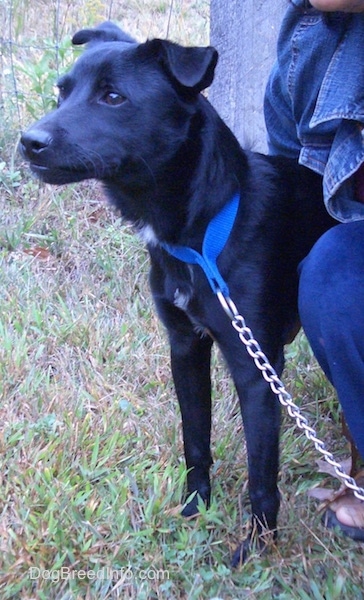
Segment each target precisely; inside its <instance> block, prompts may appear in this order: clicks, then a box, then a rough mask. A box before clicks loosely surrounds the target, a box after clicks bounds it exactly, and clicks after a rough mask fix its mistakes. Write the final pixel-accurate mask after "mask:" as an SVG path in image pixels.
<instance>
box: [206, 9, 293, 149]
mask: <svg viewBox="0 0 364 600" xmlns="http://www.w3.org/2000/svg"><path fill="white" fill-rule="evenodd" d="M286 5H287V0H274V2H270V1H268V0H211V8H210V11H211V44H212V45H213V46H215V48H216V49H217V50H218V52H219V62H218V65H217V68H216V75H215V80H214V83H213V84H212V86H211V88H210V91H209V99H210V101H211V102H212V104H213V105H214V106H215V108H216V109H217V111H218V112H219V114H220V116H221V117H222V118H223V119H224V121H225V122H226V123H227V124H228V125H229V127H230V128H231V129H232V130H233V132H234V133H235V135H236V136H237V138H238V139H239V141H240V143H241V144H242V145H244V146H245V147H247V146H248V147H251V148H253V149H254V150H258V151H261V152H264V151H266V141H265V140H266V133H265V126H264V117H263V96H264V89H265V85H266V82H267V78H268V74H269V71H270V69H271V67H272V65H273V63H274V60H275V56H276V40H277V36H278V31H279V26H280V23H281V21H282V16H283V14H284V8H285V7H286Z"/></svg>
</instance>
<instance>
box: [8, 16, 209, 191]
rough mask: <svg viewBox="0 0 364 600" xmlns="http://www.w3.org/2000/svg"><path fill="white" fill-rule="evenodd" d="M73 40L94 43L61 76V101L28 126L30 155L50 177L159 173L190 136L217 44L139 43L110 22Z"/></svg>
mask: <svg viewBox="0 0 364 600" xmlns="http://www.w3.org/2000/svg"><path fill="white" fill-rule="evenodd" d="M72 41H73V43H74V44H75V45H80V44H87V48H86V51H85V52H84V53H83V54H82V55H81V57H80V58H79V59H78V60H77V61H76V62H75V64H74V66H73V68H72V69H71V71H70V72H69V73H67V74H66V75H64V76H62V77H61V78H60V80H59V82H58V88H59V99H58V108H57V109H56V110H55V111H53V112H51V113H49V114H48V115H46V116H45V117H43V118H42V119H41V120H40V121H38V122H37V123H35V124H34V125H32V126H31V127H30V129H28V131H27V132H25V133H24V134H23V136H22V138H21V141H20V151H21V153H22V155H23V157H24V158H25V159H26V160H28V161H29V162H30V166H31V169H32V171H33V172H34V173H35V174H36V175H37V176H38V177H39V178H40V179H42V180H43V181H45V182H48V183H55V184H60V183H61V184H62V183H70V182H73V181H80V180H82V179H88V178H96V179H101V180H105V181H107V180H108V179H112V178H113V177H115V176H116V175H117V177H118V180H123V178H125V182H127V181H128V180H130V181H131V180H134V181H135V179H136V178H137V177H139V178H140V177H141V178H142V177H143V174H144V175H146V173H149V177H152V178H153V177H155V171H156V169H158V168H159V167H161V166H163V163H167V162H168V160H169V159H170V158H171V157H172V156H173V155H174V154H175V153H176V151H177V150H178V147H179V145H180V144H183V143H184V141H185V139H187V137H188V130H189V123H190V120H191V118H192V115H193V114H195V112H196V110H197V109H196V107H197V104H198V102H199V96H200V92H201V91H202V90H203V89H205V88H206V87H208V86H209V85H210V83H211V82H212V79H213V74H214V69H215V65H216V62H217V52H216V50H215V49H214V48H212V47H203V48H202V47H183V46H180V45H178V44H174V43H172V42H170V41H167V40H159V39H154V40H150V41H147V42H145V43H141V44H139V43H137V42H136V41H135V40H133V39H132V38H131V37H130V36H128V35H127V34H125V33H124V32H123V31H122V30H121V29H119V28H118V27H117V26H116V25H114V24H112V23H109V22H106V23H103V24H102V25H100V26H99V27H96V28H95V29H84V30H81V31H79V32H78V33H76V34H75V35H74V37H73V40H72Z"/></svg>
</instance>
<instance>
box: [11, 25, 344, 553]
mask: <svg viewBox="0 0 364 600" xmlns="http://www.w3.org/2000/svg"><path fill="white" fill-rule="evenodd" d="M73 43H74V44H85V43H88V48H87V51H86V52H85V53H84V54H83V55H82V57H81V58H79V59H78V61H76V64H75V65H74V67H73V69H72V70H71V72H70V73H69V74H68V75H65V76H64V77H62V78H61V79H60V81H59V83H58V87H59V106H58V109H57V110H56V111H54V112H52V113H50V114H49V115H47V116H45V117H44V118H43V119H41V120H40V121H39V122H37V123H36V124H34V125H33V126H32V127H31V128H30V129H29V130H28V131H27V132H26V133H25V134H24V135H23V136H22V138H21V142H20V150H21V153H22V155H23V156H24V157H25V158H26V159H27V160H28V161H30V166H31V170H32V171H33V173H35V174H36V175H37V176H38V177H40V178H41V179H42V180H43V181H45V182H48V183H53V184H66V183H70V182H74V181H80V180H82V179H88V178H95V179H99V180H101V181H102V182H103V183H104V186H105V188H106V190H107V192H108V195H109V196H110V198H111V200H112V201H113V203H114V204H115V205H116V206H117V207H118V208H119V209H120V211H121V213H122V215H123V216H124V217H125V219H127V220H128V221H130V222H131V223H133V224H134V225H135V227H136V229H137V230H138V231H139V232H140V233H141V235H142V237H143V238H144V240H145V242H146V243H147V244H148V249H149V252H150V257H151V274H150V284H151V289H152V292H153V297H154V301H155V304H156V307H157V310H158V314H159V316H160V318H161V320H162V321H163V323H164V325H165V326H166V327H167V330H168V335H169V340H170V346H171V361H172V372H173V379H174V383H175V387H176V391H177V396H178V400H179V405H180V408H181V413H182V422H183V437H184V450H185V457H186V463H187V468H188V478H187V480H188V493H189V494H191V493H192V492H194V491H196V492H197V494H198V495H199V496H200V497H201V498H202V499H203V500H204V502H205V503H206V504H208V503H209V500H210V491H211V488H210V479H209V468H210V466H211V463H212V458H211V452H210V428H211V397H210V384H211V382H210V353H211V346H212V343H213V340H215V341H216V342H217V344H218V345H219V347H220V348H221V350H222V352H223V355H224V357H225V359H226V361H227V364H228V366H229V369H230V371H231V375H232V377H233V379H234V382H235V385H236V389H237V392H238V395H239V399H240V405H241V412H242V416H243V421H244V427H245V435H246V443H247V450H248V462H249V494H250V501H251V506H252V514H253V517H252V532H257V534H258V543H260V545H263V546H264V541H262V536H261V538H260V539H259V534H261V533H262V531H263V530H266V529H268V530H270V531H272V532H274V533H273V535H275V531H276V521H277V512H278V507H279V493H278V489H277V471H278V454H279V450H278V445H279V426H280V408H279V402H278V400H277V399H276V398H275V396H274V395H273V393H272V392H271V390H270V387H269V385H268V384H267V382H266V381H265V380H264V379H263V378H262V375H261V373H260V372H259V371H258V369H257V367H256V366H255V364H254V362H253V361H252V359H251V358H250V357H249V355H248V354H247V352H246V351H245V349H244V346H243V345H242V344H241V341H240V340H239V338H238V335H237V333H236V331H235V330H234V329H233V327H232V326H231V323H230V321H229V319H228V318H227V316H226V314H225V313H224V311H223V310H222V308H221V306H220V304H219V301H218V299H217V297H216V295H215V294H214V292H213V291H212V289H211V287H210V284H209V282H208V280H207V278H206V276H205V274H204V272H203V270H202V269H201V268H200V266H198V265H192V266H191V265H189V264H185V263H184V262H181V261H180V260H178V259H177V258H174V257H173V256H171V255H170V254H169V253H168V252H167V251H166V249H165V248H166V246H165V244H168V245H169V246H170V247H173V248H174V247H175V246H188V247H190V248H193V249H194V250H196V251H197V252H201V248H202V242H203V238H204V234H205V230H206V228H207V227H208V224H209V223H210V221H211V219H213V218H214V217H215V216H216V215H218V214H219V213H220V211H221V209H222V208H223V207H224V206H226V205H227V204H228V203H229V202H230V200H231V199H232V198H233V197H236V195H237V194H238V195H239V197H240V201H239V208H238V214H237V217H236V220H235V222H234V225H233V229H232V231H231V234H230V235H229V237H228V240H227V242H226V244H225V247H224V248H223V250H222V252H221V254H220V256H219V258H218V267H219V271H220V273H221V275H222V277H223V279H224V280H225V281H226V282H227V284H228V286H229V290H230V296H231V298H232V299H233V301H234V302H235V304H236V305H237V308H238V309H239V312H241V314H243V315H244V317H245V319H246V322H247V324H248V326H250V327H251V329H252V330H253V332H254V335H255V337H256V339H257V340H258V341H259V343H260V345H261V347H262V349H263V351H264V352H265V354H266V355H267V356H268V358H269V360H270V362H271V364H272V365H273V366H274V368H275V369H276V371H277V372H278V374H280V373H281V372H282V369H283V362H284V359H283V346H284V344H285V343H287V342H288V341H291V340H292V339H293V337H294V335H295V334H296V333H297V331H298V328H299V322H298V313H297V285H298V280H297V266H298V264H299V262H300V261H301V260H302V259H303V258H304V257H305V256H306V254H307V253H308V252H309V250H310V248H311V246H312V245H313V243H314V242H315V241H316V239H317V238H318V237H319V236H320V235H321V234H322V233H323V232H324V231H325V230H326V229H328V228H329V227H331V226H332V225H333V223H334V222H333V221H332V220H331V218H330V217H329V216H328V215H327V213H326V211H325V209H324V206H323V202H322V197H321V178H320V177H319V176H316V175H315V174H314V173H312V172H310V171H308V170H306V169H305V168H303V167H300V166H298V165H297V164H296V163H295V161H290V160H287V159H281V158H271V157H266V156H262V155H259V154H254V153H249V152H245V151H243V150H242V149H241V147H240V146H239V144H238V142H237V140H236V139H235V137H234V136H233V134H232V133H231V132H230V130H229V129H228V128H227V127H226V126H225V125H224V123H223V122H222V120H221V119H220V118H219V116H218V115H217V113H216V112H215V110H214V109H213V108H212V106H211V105H210V104H209V103H208V101H207V100H206V99H205V98H204V97H203V96H202V95H201V94H200V92H201V90H203V89H205V88H206V87H208V86H209V85H210V83H211V81H212V79H213V75H214V68H215V65H216V62H217V52H216V50H215V49H214V48H211V47H207V48H184V47H181V46H179V45H177V44H173V43H171V42H168V41H164V40H157V39H155V40H151V41H147V42H146V43H143V44H138V43H136V42H135V41H134V40H132V39H131V38H129V36H127V35H126V34H124V33H123V32H122V31H121V30H120V29H119V28H118V27H116V26H115V25H112V24H111V23H105V24H103V25H101V26H99V27H97V28H96V29H86V30H83V31H79V32H78V33H76V35H75V36H74V38H73ZM197 494H196V495H195V496H194V498H193V499H192V500H191V501H190V502H189V503H188V504H187V505H186V506H185V508H184V510H183V514H184V515H186V516H190V515H193V514H195V513H196V512H197V505H198V497H197ZM250 542H251V535H250V536H249V539H248V540H246V541H245V542H244V543H243V544H242V545H241V546H240V547H239V548H238V549H237V551H236V553H235V555H234V557H233V564H237V563H238V562H239V561H240V560H244V558H245V556H246V554H247V552H248V550H249V544H250Z"/></svg>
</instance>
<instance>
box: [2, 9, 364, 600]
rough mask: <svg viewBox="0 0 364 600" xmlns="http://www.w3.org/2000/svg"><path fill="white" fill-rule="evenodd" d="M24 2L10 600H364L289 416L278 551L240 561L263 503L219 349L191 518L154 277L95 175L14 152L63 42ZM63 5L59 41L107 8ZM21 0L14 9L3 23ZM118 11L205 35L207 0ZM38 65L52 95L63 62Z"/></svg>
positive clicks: (316, 379)
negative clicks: (68, 171) (207, 462)
mask: <svg viewBox="0 0 364 600" xmlns="http://www.w3.org/2000/svg"><path fill="white" fill-rule="evenodd" d="M12 5H13V8H14V13H13V30H12V36H13V40H16V41H17V42H21V43H22V44H23V46H24V45H26V46H30V48H27V49H26V50H25V49H24V48H22V47H19V48H18V47H15V46H14V47H13V52H14V54H13V57H12V61H13V63H12V61H11V57H10V55H9V52H8V50H9V47H8V46H6V47H4V52H3V56H2V61H3V67H4V69H3V83H4V86H3V92H4V94H3V105H4V111H3V115H2V119H3V121H4V123H7V128H6V130H5V129H4V130H3V134H2V139H3V144H2V148H3V159H4V160H3V163H4V166H3V167H2V170H0V183H1V187H0V201H1V214H2V218H1V229H0V244H1V248H2V249H1V252H0V261H1V272H2V285H1V288H0V371H1V377H0V396H1V404H0V416H1V423H2V427H1V434H0V435H1V437H0V449H1V453H0V461H1V469H0V477H1V487H0V596H1V598H4V600H5V599H16V600H18V599H22V600H25V599H27V600H35V599H37V600H38V599H40V600H42V599H47V600H49V599H51V600H53V599H54V600H55V599H57V600H61V599H62V600H71V599H72V600H73V599H75V600H76V599H77V600H78V599H80V598H85V599H95V600H96V599H97V600H99V599H104V598H105V599H106V598H138V600H139V599H143V598H145V599H148V600H149V599H154V598H163V599H164V598H171V599H191V600H195V599H196V600H199V599H200V598H213V597H219V598H223V599H224V600H228V599H232V598H247V599H248V598H249V599H259V600H261V599H262V600H266V599H270V598H277V599H282V600H283V599H284V600H291V599H292V598H294V599H296V598H297V599H303V600H306V599H309V598H315V599H316V600H324V599H325V600H334V599H336V598H343V599H346V598H356V599H359V598H362V597H363V592H362V589H363V548H362V547H360V546H357V545H355V544H354V543H352V542H350V541H348V540H343V539H342V538H338V537H335V536H334V535H333V534H331V533H328V532H327V531H325V530H324V529H323V527H322V526H321V524H320V519H319V516H318V515H317V514H316V513H315V505H314V503H313V501H312V500H310V499H309V498H308V497H307V494H306V491H307V489H308V488H310V487H312V486H313V485H315V484H317V483H319V482H322V475H318V474H317V473H316V467H315V459H316V458H317V455H316V453H315V451H314V450H313V449H312V447H311V445H310V443H309V442H308V440H307V439H306V438H305V437H304V436H303V435H299V436H297V433H296V432H295V429H294V427H293V425H292V423H291V422H290V421H289V419H288V417H285V418H284V425H283V433H282V469H281V477H280V488H281V493H282V510H281V513H280V540H279V546H278V548H273V549H272V552H271V553H270V555H269V556H266V557H264V558H258V557H255V556H253V557H252V558H251V559H250V560H249V561H248V563H247V564H246V565H245V566H244V567H243V568H242V569H241V570H237V571H235V572H233V571H231V570H230V567H229V556H230V553H231V551H232V549H233V548H234V546H235V544H236V543H237V541H238V540H239V539H241V538H242V537H243V536H244V535H245V533H246V528H247V517H248V515H249V504H248V501H247V497H246V476H247V472H246V457H245V450H244V442H243V432H242V427H241V419H240V415H239V410H238V405H237V400H236V397H235V395H234V392H233V389H232V386H231V382H230V380H229V378H228V376H227V373H226V371H225V368H224V366H223V365H222V363H221V361H220V359H219V357H218V355H216V356H215V357H214V381H215V389H214V400H215V402H214V435H213V449H214V450H213V451H214V458H215V464H214V467H213V482H214V489H213V505H212V507H211V509H210V510H209V511H202V514H201V516H200V517H199V519H198V520H197V521H190V522H188V521H187V522H186V521H185V520H183V519H182V518H181V517H180V515H179V509H180V505H179V503H180V498H181V495H182V490H183V486H184V481H185V469H184V464H183V458H182V443H181V431H180V418H179V414H178V409H177V405H176V400H175V397H174V392H173V388H172V385H171V378H170V371H169V366H168V347H167V344H166V339H165V335H164V332H163V330H162V329H161V326H160V324H159V323H158V322H157V319H156V317H155V315H154V312H153V307H152V302H151V297H150V294H149V291H148V286H147V271H148V257H147V254H146V251H145V250H144V248H143V247H142V246H141V245H140V243H139V241H138V240H137V239H136V238H135V237H134V236H133V234H132V231H131V230H130V229H129V228H128V227H126V226H125V225H123V224H122V223H121V222H120V220H119V218H118V216H117V215H115V214H114V213H113V212H112V211H111V210H110V209H109V208H108V207H107V206H106V205H105V203H104V200H103V197H102V192H101V190H100V188H99V187H98V186H97V185H96V184H93V183H89V184H80V185H77V186H73V187H72V186H70V187H68V188H66V189H65V188H59V189H57V188H50V187H48V186H42V185H39V184H38V183H36V182H34V181H32V180H30V179H29V174H28V172H27V171H26V170H23V166H22V165H21V164H19V162H18V160H17V159H15V162H14V161H13V159H12V157H13V156H14V134H13V133H11V134H10V133H9V132H10V131H15V130H17V129H19V128H20V127H22V126H24V123H26V122H27V121H29V120H30V119H31V114H30V113H29V108H31V109H36V110H39V111H40V112H41V106H40V104H39V102H40V103H41V102H43V100H44V98H43V97H39V94H38V95H37V94H34V91H32V89H31V88H32V86H33V90H34V81H35V78H36V77H35V72H34V65H36V64H40V63H39V61H40V57H41V56H43V55H44V47H43V48H42V49H37V48H35V46H44V40H45V39H46V40H52V39H54V35H55V28H54V15H55V12H54V11H55V8H56V7H57V2H48V1H43V2H40V1H39V2H36V3H35V2H30V1H28V2H26V1H25V0H17V1H15V0H14V1H13V2H12ZM59 5H60V13H59V16H58V23H59V37H62V38H63V36H67V35H69V34H70V33H71V32H73V31H74V30H75V29H77V28H78V27H82V26H84V25H85V24H86V23H87V24H92V23H93V22H98V21H99V20H102V19H103V18H105V17H107V16H108V10H109V8H110V5H111V2H102V1H101V0H89V1H86V0H85V1H84V2H81V1H80V0H79V1H77V2H75V1H74V2H73V3H71V2H67V1H62V2H60V3H59ZM9 6H10V3H9V2H8V3H7V5H3V8H1V10H2V12H3V14H2V17H3V23H4V24H5V29H4V31H5V30H9V29H8V28H9V14H10V13H9ZM40 13H41V14H42V20H41V21H40V20H39V14H40ZM112 17H113V18H114V19H115V20H118V21H120V22H121V23H122V24H123V25H124V27H125V28H126V29H127V30H129V31H130V32H131V33H132V34H134V35H136V36H137V37H138V38H140V39H144V38H145V37H146V36H154V35H157V36H164V35H165V34H166V32H167V30H169V36H170V37H171V38H172V39H175V40H178V41H182V42H190V43H204V42H206V41H207V38H208V26H207V22H208V21H207V20H208V3H207V2H204V1H202V0H200V1H196V2H192V1H187V0H185V1H182V0H181V1H177V0H176V1H175V2H174V3H173V6H172V10H171V11H170V6H169V3H167V2H163V1H161V0H160V1H157V0H151V1H149V2H146V1H142V0H140V1H138V0H131V1H129V2H121V1H119V2H116V1H114V2H113V3H112ZM47 52H48V50H47ZM52 52H53V56H54V51H53V50H52ZM71 54H72V53H71V52H70V51H69V50H67V52H65V54H64V58H63V59H62V60H63V61H64V63H65V64H66V63H67V62H68V61H70V60H72V56H71ZM47 60H48V59H47ZM12 65H13V66H12ZM64 66H65V65H64ZM20 67H23V69H22V70H21V68H20ZM24 67H26V70H27V71H28V73H26V72H24ZM53 67H54V64H53ZM42 68H43V72H42V73H41V75H42V78H43V79H42V78H41V81H42V85H43V86H44V87H43V89H47V93H48V90H49V89H51V85H52V81H53V68H52V61H51V62H49V61H48V63H47V64H46V66H44V65H43V67H42ZM6 69H8V70H6ZM9 69H10V72H9ZM12 69H13V70H12ZM12 73H13V74H14V76H15V77H16V83H17V90H18V92H21V93H22V94H23V96H21V95H19V103H18V106H16V103H14V98H13V97H12V98H9V96H8V95H6V92H7V91H9V90H10V89H11V85H12V83H11V76H12ZM47 101H48V99H47ZM37 102H38V104H37ZM39 114H40V113H39ZM19 119H20V120H19ZM10 126H11V127H10ZM0 162H1V161H0ZM288 359H289V360H288V366H287V371H286V377H285V379H286V380H287V381H288V382H289V384H290V388H291V390H292V392H293V394H294V396H295V399H296V398H298V399H299V402H302V403H303V404H304V405H305V410H306V412H307V413H308V414H309V415H310V417H311V419H312V422H313V423H314V424H315V426H316V427H317V429H318V431H319V433H320V435H322V436H323V437H325V438H326V439H327V440H328V445H329V446H330V447H331V446H336V447H337V449H338V456H339V457H343V456H345V454H346V452H347V449H346V448H345V445H343V444H342V441H341V437H340V432H339V430H338V421H339V419H338V417H337V405H336V401H335V398H334V396H333V394H332V390H331V389H330V388H329V386H328V385H327V384H326V382H325V380H324V378H323V376H322V374H321V373H320V371H319V369H318V368H317V366H316V364H315V362H314V361H313V359H312V357H311V355H310V352H309V349H308V348H307V343H306V341H305V339H304V338H303V337H302V336H301V337H300V338H299V340H298V341H297V342H296V343H295V344H294V345H293V346H292V347H291V348H290V349H289V351H288ZM240 491H242V493H241V496H240V498H239V499H238V495H239V492H240ZM86 571H87V576H86V575H85V573H86Z"/></svg>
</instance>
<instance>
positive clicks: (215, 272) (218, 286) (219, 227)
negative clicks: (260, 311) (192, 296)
mask: <svg viewBox="0 0 364 600" xmlns="http://www.w3.org/2000/svg"><path fill="white" fill-rule="evenodd" d="M239 200H240V197H239V194H236V195H235V196H234V197H233V198H232V200H230V202H228V203H227V204H225V206H224V207H223V208H222V210H221V211H220V212H219V213H218V214H217V215H215V217H214V218H213V219H212V220H211V221H210V223H209V224H208V226H207V229H206V232H205V235H204V239H203V243H202V254H200V253H199V252H197V251H196V250H193V248H189V247H188V246H173V245H171V244H166V243H162V244H161V246H162V248H163V249H164V250H166V251H167V252H168V253H169V254H171V255H172V256H174V258H178V260H181V261H182V262H185V263H189V264H190V265H199V266H200V267H201V269H203V271H204V273H205V275H206V277H207V279H208V281H209V284H210V286H211V288H212V291H213V292H214V293H215V294H217V292H219V291H221V292H222V293H223V294H224V295H225V296H227V297H229V288H228V286H227V283H226V282H225V280H224V279H223V278H222V276H221V274H220V271H219V269H218V267H217V264H216V261H217V259H218V257H219V256H220V254H221V252H222V250H223V248H224V246H225V244H226V242H227V240H228V238H229V235H230V233H231V230H232V228H233V225H234V222H235V217H236V214H237V212H238V208H239Z"/></svg>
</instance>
